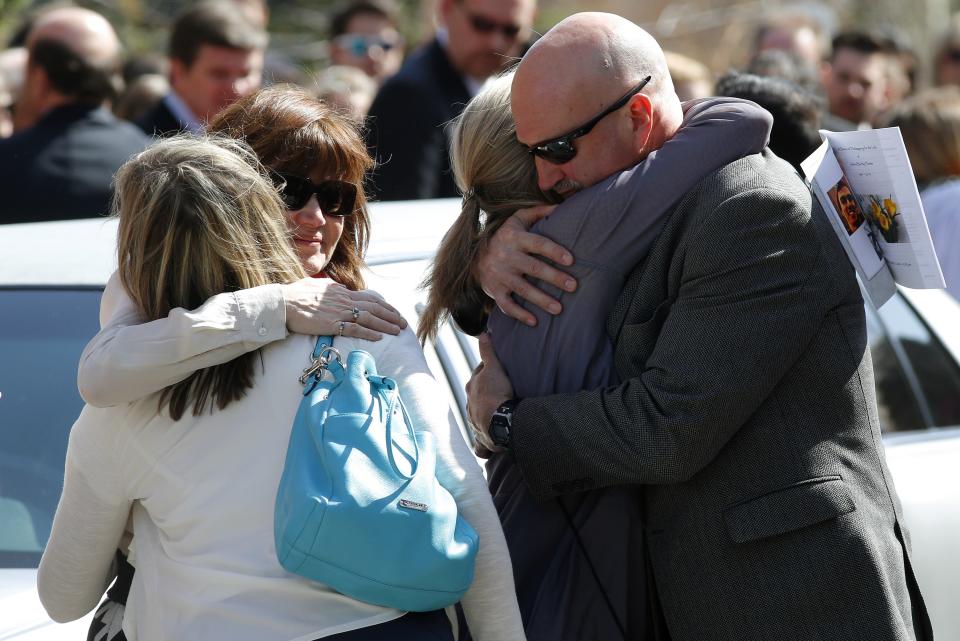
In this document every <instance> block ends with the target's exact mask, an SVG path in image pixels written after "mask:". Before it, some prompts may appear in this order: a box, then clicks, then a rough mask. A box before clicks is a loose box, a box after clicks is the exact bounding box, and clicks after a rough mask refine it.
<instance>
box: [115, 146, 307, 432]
mask: <svg viewBox="0 0 960 641" xmlns="http://www.w3.org/2000/svg"><path fill="white" fill-rule="evenodd" d="M115 180H116V187H115V194H114V201H113V213H114V215H116V216H119V219H120V222H119V232H118V249H117V254H118V261H119V272H120V281H121V282H122V283H123V286H124V287H125V288H126V290H127V291H128V292H129V293H130V296H131V297H132V298H133V300H134V302H135V303H136V304H137V306H138V307H139V308H140V309H141V310H142V311H143V313H144V315H145V317H146V320H148V321H150V320H155V319H158V318H164V317H166V316H167V314H168V313H169V312H170V310H171V309H174V308H176V307H183V308H187V309H193V308H195V307H198V306H199V305H201V304H202V303H203V302H204V301H205V300H207V299H208V298H210V297H211V296H213V295H215V294H220V293H222V292H230V291H236V290H239V289H246V288H249V287H256V286H258V285H266V284H268V283H286V282H291V281H294V280H297V279H299V278H303V277H304V276H305V275H306V274H305V273H304V270H303V268H302V267H301V265H300V261H299V259H298V258H297V255H296V254H295V253H294V251H293V249H292V246H291V240H290V237H289V233H288V232H287V228H286V224H285V222H284V210H283V204H282V202H281V201H280V198H279V196H278V194H277V192H276V190H275V189H274V187H273V184H272V183H271V182H270V180H269V179H268V178H267V175H266V170H265V169H264V168H263V167H262V166H261V165H260V162H259V161H258V160H257V157H256V155H255V154H254V153H253V151H252V150H251V149H250V148H249V147H248V146H247V145H246V144H244V143H243V142H240V141H237V140H231V139H228V138H213V137H211V138H199V137H194V136H189V135H181V136H177V137H174V138H169V139H165V140H162V141H160V142H158V143H156V144H155V145H153V146H152V147H150V148H149V149H147V150H146V151H144V152H142V153H140V154H139V155H137V156H135V157H134V158H132V159H131V160H129V161H128V162H127V163H126V164H125V165H123V166H122V167H121V168H120V169H119V170H118V171H117V175H116V179H115ZM255 358H256V352H251V353H248V354H244V355H243V356H240V357H238V358H236V359H234V360H232V361H230V362H228V363H224V364H222V365H216V366H213V367H208V368H206V369H202V370H199V371H196V372H194V373H193V374H192V375H191V376H190V377H189V378H187V379H186V380H184V381H182V382H180V383H176V384H174V385H171V386H170V387H168V388H166V389H165V390H164V391H163V393H162V394H161V396H160V408H161V409H162V408H163V407H165V406H167V407H168V409H169V413H170V416H171V417H172V418H173V419H174V420H179V419H180V418H181V417H182V416H183V413H184V411H185V410H186V408H187V405H188V403H190V402H191V401H192V403H193V414H194V415H198V414H200V413H201V412H202V411H203V410H204V409H205V408H206V407H208V406H209V407H211V409H212V406H213V404H214V403H216V406H217V407H219V408H220V409H223V408H224V407H226V405H227V404H229V403H230V402H231V401H234V400H237V399H239V398H242V397H243V395H244V393H245V391H246V390H247V388H249V387H250V386H251V385H252V384H253V364H254V359H255Z"/></svg>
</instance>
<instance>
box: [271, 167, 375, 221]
mask: <svg viewBox="0 0 960 641" xmlns="http://www.w3.org/2000/svg"><path fill="white" fill-rule="evenodd" d="M270 173H271V176H273V182H274V184H275V185H276V186H277V190H278V191H279V192H280V198H281V200H283V204H284V205H286V207H287V209H290V210H293V211H296V210H298V209H303V207H304V206H306V204H307V202H309V200H310V196H313V195H314V194H316V196H317V204H319V205H320V211H322V212H323V215H324V216H340V217H343V216H349V215H350V214H352V213H353V210H354V206H355V205H356V202H357V186H356V185H354V184H353V183H348V182H344V181H342V180H324V181H323V182H320V183H317V184H314V183H312V182H310V180H308V179H307V178H304V177H303V176H297V175H296V174H287V173H284V172H280V171H272V172H270Z"/></svg>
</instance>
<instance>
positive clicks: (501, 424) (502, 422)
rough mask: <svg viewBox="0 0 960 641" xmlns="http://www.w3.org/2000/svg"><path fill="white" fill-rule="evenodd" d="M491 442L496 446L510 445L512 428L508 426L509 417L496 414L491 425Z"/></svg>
mask: <svg viewBox="0 0 960 641" xmlns="http://www.w3.org/2000/svg"><path fill="white" fill-rule="evenodd" d="M490 440H492V441H493V442H494V444H495V445H499V446H500V447H507V446H508V445H510V427H509V426H508V425H507V417H505V416H502V415H499V414H495V415H494V416H493V421H492V422H491V423H490Z"/></svg>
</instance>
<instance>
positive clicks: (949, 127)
mask: <svg viewBox="0 0 960 641" xmlns="http://www.w3.org/2000/svg"><path fill="white" fill-rule="evenodd" d="M884 126H885V127H900V133H901V134H902V135H903V143H904V146H905V147H906V148H907V155H908V156H909V158H910V165H911V167H912V168H913V175H914V177H915V178H916V179H917V185H918V186H919V187H920V199H921V200H922V201H923V209H924V213H926V216H927V226H928V227H929V228H930V238H931V239H932V240H933V246H934V249H936V252H937V258H938V259H939V261H940V268H941V269H942V270H943V277H944V279H945V280H946V283H947V291H948V292H950V294H951V295H952V296H953V297H954V298H956V299H957V300H960V251H958V249H957V248H958V245H960V211H958V209H957V202H958V200H960V87H940V88H937V89H927V90H925V91H923V92H921V93H919V94H917V95H916V96H913V97H912V98H909V99H907V100H904V101H903V102H902V103H900V104H899V105H897V106H896V107H894V108H893V109H891V110H890V111H889V112H888V113H887V114H886V116H885V122H884Z"/></svg>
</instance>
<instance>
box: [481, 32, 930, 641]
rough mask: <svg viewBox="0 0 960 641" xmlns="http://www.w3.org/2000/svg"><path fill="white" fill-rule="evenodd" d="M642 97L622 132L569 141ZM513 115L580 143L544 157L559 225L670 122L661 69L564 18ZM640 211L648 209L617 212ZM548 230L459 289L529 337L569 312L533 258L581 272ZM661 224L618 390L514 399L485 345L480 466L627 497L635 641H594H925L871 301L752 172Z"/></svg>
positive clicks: (624, 299) (798, 207)
mask: <svg viewBox="0 0 960 641" xmlns="http://www.w3.org/2000/svg"><path fill="white" fill-rule="evenodd" d="M557 69H562V70H563V73H562V74H558V73H555V70H557ZM647 75H650V76H652V79H651V80H650V82H649V83H648V84H647V85H646V87H645V88H644V89H643V91H641V92H640V93H636V94H635V95H634V96H633V97H631V98H628V99H627V103H626V104H625V105H624V106H623V107H622V108H621V109H619V110H617V111H614V112H612V113H610V114H608V115H606V116H605V117H603V118H602V119H600V120H599V121H598V122H597V123H596V125H595V126H594V127H593V128H592V130H591V131H590V132H589V133H586V134H584V135H581V136H579V137H576V138H572V137H571V134H572V133H576V131H577V130H576V128H577V127H583V123H590V122H591V119H595V118H596V117H597V115H600V114H603V110H604V109H606V107H607V102H606V101H615V100H616V99H617V97H620V96H623V95H626V94H627V93H628V92H630V91H631V90H632V88H634V87H636V86H637V84H638V83H639V82H640V81H641V80H642V79H643V78H644V77H646V76H647ZM511 109H512V111H513V115H514V119H515V121H516V131H517V139H518V140H519V141H520V142H521V143H523V144H525V145H528V146H530V147H532V146H535V145H543V144H544V141H547V142H549V141H553V140H554V139H556V138H557V137H558V136H560V137H563V136H567V137H568V138H570V140H568V141H567V143H568V145H564V146H561V147H560V149H561V151H563V150H565V149H566V148H567V146H569V145H572V147H573V149H574V150H575V151H576V153H575V155H573V156H572V157H570V156H569V152H566V158H569V160H566V162H564V163H563V164H555V163H554V162H550V161H548V160H547V159H546V158H543V157H542V156H540V155H534V162H535V166H536V171H537V178H538V184H539V187H540V189H542V190H546V189H553V190H555V191H558V192H560V193H561V194H565V195H568V196H573V197H571V198H569V200H568V201H567V202H574V201H576V200H582V198H581V196H582V197H586V196H587V194H588V193H589V190H587V191H582V192H581V193H576V192H579V191H581V190H585V189H586V188H588V187H590V186H593V185H605V186H606V188H607V189H609V188H611V186H612V185H618V184H620V183H619V181H614V182H613V183H612V184H606V183H602V182H601V181H603V179H605V178H607V177H608V176H611V175H612V174H614V173H615V172H618V171H621V170H623V169H625V168H627V167H632V166H634V165H637V163H642V164H640V165H639V168H640V171H643V168H644V167H645V165H646V160H647V159H649V158H650V157H651V156H653V154H655V153H659V152H660V151H664V150H665V149H666V143H667V141H671V140H673V139H675V138H676V136H677V132H678V131H680V130H681V129H680V128H679V126H680V124H681V122H682V107H681V104H680V101H679V99H678V98H677V96H676V93H675V91H674V90H673V87H672V86H671V83H670V80H669V77H668V76H667V75H666V60H665V57H664V54H663V51H662V49H661V48H660V45H659V44H658V43H657V42H656V40H655V39H654V38H652V37H651V36H650V35H649V34H648V33H647V32H646V31H644V30H643V29H641V28H640V27H638V26H637V25H635V24H633V23H631V22H629V21H628V20H625V19H623V18H620V17H618V16H614V15H611V14H602V13H582V14H576V15H574V16H571V17H570V18H567V19H566V20H564V21H562V22H560V23H559V24H558V25H557V26H556V27H554V28H553V29H552V30H550V31H549V32H547V34H545V35H544V36H543V37H542V38H541V39H540V40H538V41H537V43H535V44H534V45H533V46H532V47H531V49H530V51H529V52H528V53H527V55H526V56H524V58H523V60H521V62H520V64H519V66H518V68H517V71H516V74H515V75H514V80H513V84H512V93H511ZM565 132H568V133H565ZM544 146H546V145H544ZM708 157H710V158H716V157H717V151H716V150H715V149H710V148H708V147H706V146H704V148H703V149H702V157H701V158H700V159H698V160H697V161H696V162H695V163H693V164H691V166H690V167H688V168H681V169H680V170H678V171H676V172H674V173H675V175H676V179H677V180H679V179H686V178H689V175H688V174H689V173H691V172H692V171H694V167H695V166H698V164H697V163H700V162H703V161H704V160H705V159H706V158H708ZM564 159H565V158H564V157H561V158H559V159H557V158H554V160H561V161H562V160H564ZM574 194H576V195H575V196H574ZM648 206H651V202H650V200H649V199H648V198H644V197H643V194H639V195H638V197H636V198H634V199H633V201H632V202H631V203H630V204H629V205H628V207H629V208H634V207H635V208H637V209H638V210H639V211H641V212H642V211H643V210H644V209H645V208H646V207H648ZM545 213H546V212H545V211H544V210H539V212H538V211H532V212H531V211H530V210H527V211H522V212H519V213H518V214H514V216H513V217H511V218H510V219H508V220H507V221H506V222H505V223H504V224H503V225H502V226H501V227H500V229H499V230H498V231H497V232H495V233H494V234H493V236H492V237H491V238H489V239H487V241H486V242H485V243H483V244H482V246H481V249H480V251H479V252H478V259H477V260H476V261H475V263H474V266H473V270H472V273H473V274H474V275H475V277H476V279H477V281H478V285H479V286H480V287H481V288H482V290H483V291H484V292H488V293H490V294H491V295H492V296H493V297H494V299H495V301H496V304H497V305H498V306H499V308H500V309H501V310H503V311H504V312H505V313H506V314H508V315H511V316H514V317H515V318H518V319H519V320H521V321H523V320H530V322H532V323H535V322H536V318H535V317H534V316H533V315H532V314H530V312H529V311H527V310H525V309H523V308H522V307H520V306H519V305H518V304H517V302H516V301H513V300H512V297H511V293H512V292H517V293H518V295H519V296H520V297H522V298H523V299H526V300H527V301H530V302H532V303H534V304H536V305H537V306H540V307H544V308H545V309H547V311H549V312H550V313H557V312H559V313H561V314H565V313H568V311H569V310H560V309H559V302H558V301H551V300H550V297H548V296H547V295H546V294H545V293H544V292H542V291H539V290H537V289H536V287H537V283H531V282H529V281H527V280H526V279H524V278H523V276H522V275H523V274H530V275H533V276H534V278H539V279H540V280H541V281H543V283H548V284H551V285H554V286H557V287H559V288H561V289H566V290H567V291H571V290H573V289H574V288H575V287H574V286H573V285H569V286H566V287H565V285H566V283H565V281H566V280H567V279H569V278H570V277H569V276H566V275H564V274H562V272H559V271H558V270H556V269H554V268H553V267H551V266H548V265H546V264H544V263H540V264H539V265H538V264H537V263H536V261H535V260H531V257H530V256H527V255H526V252H527V251H530V248H533V249H534V250H535V251H536V253H541V254H544V253H545V254H546V255H548V256H549V257H550V258H551V259H553V260H555V261H556V262H557V263H560V264H570V263H571V262H573V261H574V260H576V261H578V262H579V260H580V259H579V257H577V256H576V255H574V256H569V257H567V258H566V259H565V258H564V255H563V254H564V251H565V250H564V249H563V248H562V247H561V246H559V245H557V244H556V243H553V242H551V241H548V240H547V239H545V238H542V237H538V236H536V235H535V234H529V233H528V232H526V231H525V229H524V226H523V222H524V221H528V222H529V221H530V220H531V219H533V218H536V217H537V215H538V214H539V215H541V216H542V215H544V214H545ZM548 221H549V218H548ZM584 221H585V222H584V224H586V225H589V224H591V222H592V221H593V217H592V216H589V215H588V216H585V217H584ZM664 221H665V222H664V223H663V225H662V228H661V229H660V231H659V235H658V237H657V238H656V239H655V240H654V241H653V244H652V246H651V247H650V250H649V254H648V255H647V257H646V258H645V259H644V260H642V261H640V262H639V263H637V264H636V265H635V266H633V268H632V270H630V271H628V274H627V275H626V278H625V282H624V285H623V287H622V289H621V290H620V292H619V295H618V297H617V298H616V300H615V301H614V302H613V306H612V310H611V312H610V314H609V315H608V316H607V317H606V319H605V321H606V322H605V330H606V335H607V337H608V338H609V340H610V341H611V343H612V359H613V364H614V369H615V373H616V375H617V378H618V379H619V381H620V382H619V383H613V384H609V385H601V386H597V387H596V388H593V389H588V390H584V391H580V392H573V393H559V394H552V395H544V394H542V393H539V392H538V393H536V394H534V395H533V396H531V397H524V396H523V393H522V392H520V391H519V389H520V386H519V385H518V386H517V388H516V389H515V388H514V387H513V385H512V384H511V381H510V378H508V376H507V375H506V373H505V371H504V369H503V366H502V365H501V364H500V361H499V360H498V358H497V355H496V353H495V352H494V349H493V345H494V344H495V343H496V340H497V339H496V338H495V337H496V336H497V332H499V328H495V331H494V334H493V337H494V338H491V337H490V336H488V335H484V336H482V337H481V338H480V355H481V358H482V363H481V365H479V366H478V367H477V368H476V369H475V370H474V374H473V376H472V378H471V379H470V381H469V382H468V384H467V410H468V414H469V418H470V422H471V424H472V425H473V427H474V429H475V433H476V435H477V440H478V442H479V443H480V444H481V446H483V447H484V448H485V449H487V450H490V451H493V452H501V453H502V454H501V456H507V457H509V459H510V460H511V461H512V463H513V464H514V465H515V466H516V467H517V468H518V469H519V471H520V477H521V479H522V482H523V483H524V484H525V485H526V488H527V490H528V491H529V492H530V493H531V494H532V495H533V496H535V497H537V498H539V499H541V500H547V499H555V498H559V499H561V500H562V499H568V500H570V499H572V497H573V496H575V495H577V494H578V493H580V492H583V491H584V490H593V489H602V488H619V489H621V490H624V491H628V492H631V493H632V494H633V496H634V498H635V500H636V501H637V502H638V503H639V504H640V510H641V511H642V515H643V527H641V528H636V530H635V531H634V532H633V533H632V534H630V535H629V539H630V543H631V545H630V547H629V549H630V550H632V551H634V552H635V553H636V554H637V555H641V556H643V557H645V558H644V560H645V562H646V564H647V568H648V569H647V572H646V577H647V582H646V583H645V584H642V585H641V586H638V587H640V588H641V589H640V590H638V591H636V592H631V591H628V595H629V597H628V601H627V604H628V607H627V609H626V611H627V612H629V614H630V616H631V617H632V622H633V623H635V624H636V625H635V626H634V627H632V628H630V629H628V630H627V634H623V635H611V636H609V637H607V638H611V639H613V638H627V639H659V638H670V639H673V640H674V641H693V640H700V639H711V641H747V640H749V641H766V640H768V639H813V638H831V639H845V640H851V641H853V640H863V641H867V640H872V639H879V638H883V639H903V640H908V639H909V640H921V639H923V640H926V639H931V638H932V636H933V635H932V631H931V627H930V619H929V616H928V614H927V611H926V607H925V604H924V600H923V597H922V595H921V594H920V591H919V588H918V586H917V583H916V580H915V578H914V574H913V569H912V566H911V551H910V547H909V543H908V541H909V538H908V537H909V535H908V534H907V532H906V531H905V530H904V524H903V515H902V512H901V509H900V504H899V500H898V499H897V495H896V489H895V487H894V486H893V483H892V481H891V477H890V472H889V470H888V469H887V466H886V463H885V461H884V455H883V449H882V448H883V445H882V440H881V437H880V424H879V419H878V413H877V404H876V391H875V388H874V376H873V368H872V364H871V360H870V353H869V347H868V342H867V332H866V321H865V316H864V308H863V298H862V296H861V294H860V289H859V286H858V283H857V279H856V275H855V273H854V270H853V268H852V266H851V265H850V262H849V260H848V259H847V257H846V254H845V252H844V251H843V248H842V246H841V245H840V243H839V240H838V238H837V236H836V234H835V232H834V230H833V228H832V226H831V224H830V221H829V219H828V218H827V216H826V214H825V213H824V211H823V209H822V208H821V207H820V205H819V204H818V203H817V202H816V200H815V199H812V198H811V194H810V192H809V190H808V188H807V187H806V185H805V184H804V182H803V180H802V179H801V178H800V176H799V175H798V174H797V173H796V171H795V170H794V169H793V167H792V166H790V164H789V163H787V162H786V161H784V160H782V159H780V158H777V157H776V156H775V155H773V154H772V153H771V152H770V151H769V150H768V149H764V150H763V152H761V153H759V154H754V155H750V156H746V157H744V158H742V159H740V160H736V161H734V162H732V163H729V164H727V165H725V166H723V167H722V168H721V169H719V170H717V171H715V172H712V173H709V174H708V175H707V177H706V178H704V179H703V180H700V181H699V182H698V183H697V184H696V185H695V186H693V187H692V188H689V189H686V190H685V194H684V195H683V196H682V197H681V199H680V200H679V202H678V203H677V204H676V205H675V206H671V207H670V210H669V211H668V212H667V214H666V216H665V218H664ZM599 224H600V225H601V227H602V223H599ZM616 240H617V239H613V240H611V241H609V242H608V243H606V246H608V247H609V249H610V251H611V252H616V251H617V249H618V248H617V244H616ZM587 267H589V265H588V266H587ZM628 269H629V268H628ZM504 274H506V275H507V277H506V278H504ZM511 278H512V279H513V280H511ZM571 280H572V279H571ZM543 283H541V284H540V286H543ZM538 292H539V293H538ZM583 293H585V290H584V292H581V291H580V290H579V289H578V290H577V291H576V292H575V293H573V294H572V295H571V296H578V295H582V294H583ZM538 301H539V302H538ZM553 303H556V305H557V308H556V309H554V310H552V311H550V310H549V309H548V308H549V307H550V306H551V304H553ZM502 501H503V499H498V504H500V503H501V502H502ZM799 594H802V595H803V598H797V595H799ZM651 595H652V596H653V598H647V597H649V596H651Z"/></svg>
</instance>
